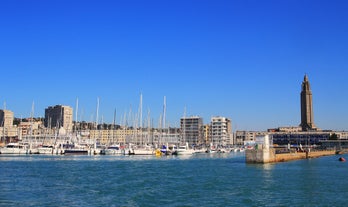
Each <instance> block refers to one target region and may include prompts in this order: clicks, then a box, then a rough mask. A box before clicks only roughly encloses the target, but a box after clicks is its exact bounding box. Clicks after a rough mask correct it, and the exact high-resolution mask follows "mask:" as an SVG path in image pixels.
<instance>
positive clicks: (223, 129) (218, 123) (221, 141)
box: [210, 116, 233, 146]
mask: <svg viewBox="0 0 348 207" xmlns="http://www.w3.org/2000/svg"><path fill="white" fill-rule="evenodd" d="M210 130H211V142H212V144H213V145H217V146H226V145H231V144H233V140H232V139H231V138H232V135H231V134H232V123H231V120H230V119H228V118H226V117H221V116H216V117H212V118H211V128H210Z"/></svg>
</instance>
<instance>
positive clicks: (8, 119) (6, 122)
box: [0, 110, 14, 128]
mask: <svg viewBox="0 0 348 207" xmlns="http://www.w3.org/2000/svg"><path fill="white" fill-rule="evenodd" d="M13 119H14V115H13V112H12V111H9V110H0V127H5V128H10V127H12V126H13Z"/></svg>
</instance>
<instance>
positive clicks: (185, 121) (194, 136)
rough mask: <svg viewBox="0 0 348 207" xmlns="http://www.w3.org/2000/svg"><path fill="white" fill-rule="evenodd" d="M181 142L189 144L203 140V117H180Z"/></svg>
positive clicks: (195, 143)
mask: <svg viewBox="0 0 348 207" xmlns="http://www.w3.org/2000/svg"><path fill="white" fill-rule="evenodd" d="M180 128H181V133H182V140H181V142H182V143H185V142H188V143H189V145H191V146H192V145H200V144H204V142H203V118H201V117H198V116H191V117H183V118H181V119H180Z"/></svg>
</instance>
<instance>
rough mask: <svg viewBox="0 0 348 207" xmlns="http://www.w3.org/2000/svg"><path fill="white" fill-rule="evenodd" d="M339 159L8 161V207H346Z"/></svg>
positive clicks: (0, 194)
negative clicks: (265, 162) (271, 160)
mask: <svg viewBox="0 0 348 207" xmlns="http://www.w3.org/2000/svg"><path fill="white" fill-rule="evenodd" d="M338 158H339V157H338V156H328V157H321V158H316V159H308V160H298V161H291V162H284V163H274V164H246V163H245V155H244V154H243V153H224V154H197V155H192V156H167V157H159V158H158V157H153V156H147V157H146V156H143V157H140V156H139V157H137V156H82V155H80V156H47V155H22V156H9V155H0V170H1V173H0V206H35V207H37V206H346V205H347V196H348V180H347V176H348V163H347V162H339V161H338Z"/></svg>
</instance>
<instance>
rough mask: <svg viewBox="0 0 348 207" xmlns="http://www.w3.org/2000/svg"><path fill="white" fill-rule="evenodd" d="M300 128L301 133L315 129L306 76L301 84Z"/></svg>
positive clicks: (310, 93)
mask: <svg viewBox="0 0 348 207" xmlns="http://www.w3.org/2000/svg"><path fill="white" fill-rule="evenodd" d="M300 126H301V127H302V131H311V130H316V129H317V128H316V127H315V125H314V119H313V102H312V91H311V86H310V84H309V81H308V76H307V75H305V76H304V79H303V82H302V91H301V124H300Z"/></svg>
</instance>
